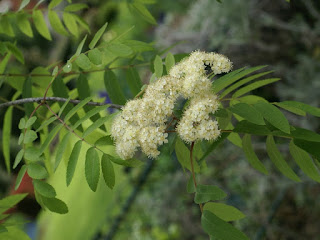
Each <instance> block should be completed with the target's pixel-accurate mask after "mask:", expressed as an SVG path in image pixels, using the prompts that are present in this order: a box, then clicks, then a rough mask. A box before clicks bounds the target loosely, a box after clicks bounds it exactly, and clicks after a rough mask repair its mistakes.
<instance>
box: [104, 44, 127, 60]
mask: <svg viewBox="0 0 320 240" xmlns="http://www.w3.org/2000/svg"><path fill="white" fill-rule="evenodd" d="M106 49H107V50H108V51H110V52H111V53H112V54H114V55H115V56H117V57H127V56H129V55H131V54H132V53H133V51H132V49H131V48H130V47H128V46H127V45H124V44H122V43H111V44H109V45H108V46H107V47H106Z"/></svg>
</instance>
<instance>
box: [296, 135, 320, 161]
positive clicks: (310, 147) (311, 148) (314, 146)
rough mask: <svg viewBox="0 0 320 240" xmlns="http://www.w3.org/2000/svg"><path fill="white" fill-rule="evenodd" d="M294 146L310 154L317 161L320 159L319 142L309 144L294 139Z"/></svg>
mask: <svg viewBox="0 0 320 240" xmlns="http://www.w3.org/2000/svg"><path fill="white" fill-rule="evenodd" d="M293 142H294V144H295V145H296V146H298V147H299V148H302V149H303V150H305V151H306V152H308V153H310V154H311V155H313V156H314V157H316V158H317V159H320V143H319V142H309V141H305V140H300V139H294V140H293Z"/></svg>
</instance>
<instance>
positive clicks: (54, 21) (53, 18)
mask: <svg viewBox="0 0 320 240" xmlns="http://www.w3.org/2000/svg"><path fill="white" fill-rule="evenodd" d="M48 17H49V21H50V24H51V27H52V28H53V29H54V30H55V31H56V32H57V33H60V34H61V35H64V36H68V35H69V33H68V32H67V30H66V29H65V27H64V26H63V24H62V22H61V20H60V18H59V16H58V14H57V13H56V12H55V11H52V10H49V12H48Z"/></svg>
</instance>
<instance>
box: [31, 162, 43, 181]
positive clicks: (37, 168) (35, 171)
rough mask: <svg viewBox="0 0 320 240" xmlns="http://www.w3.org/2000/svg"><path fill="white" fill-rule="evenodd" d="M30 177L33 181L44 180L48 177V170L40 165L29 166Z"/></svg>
mask: <svg viewBox="0 0 320 240" xmlns="http://www.w3.org/2000/svg"><path fill="white" fill-rule="evenodd" d="M27 171H28V175H29V176H30V177H31V178H33V179H44V178H47V177H48V172H47V170H46V169H45V168H44V167H43V166H41V165H40V164H38V163H30V164H28V170H27Z"/></svg>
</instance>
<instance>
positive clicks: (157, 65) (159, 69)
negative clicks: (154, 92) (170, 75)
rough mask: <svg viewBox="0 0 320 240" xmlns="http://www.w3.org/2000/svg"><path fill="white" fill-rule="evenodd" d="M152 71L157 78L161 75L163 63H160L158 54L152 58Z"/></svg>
mask: <svg viewBox="0 0 320 240" xmlns="http://www.w3.org/2000/svg"><path fill="white" fill-rule="evenodd" d="M153 65H154V73H155V75H156V77H157V78H159V77H161V76H162V73H163V64H162V59H161V57H160V56H158V55H157V56H156V58H155V59H154V63H153Z"/></svg>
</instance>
